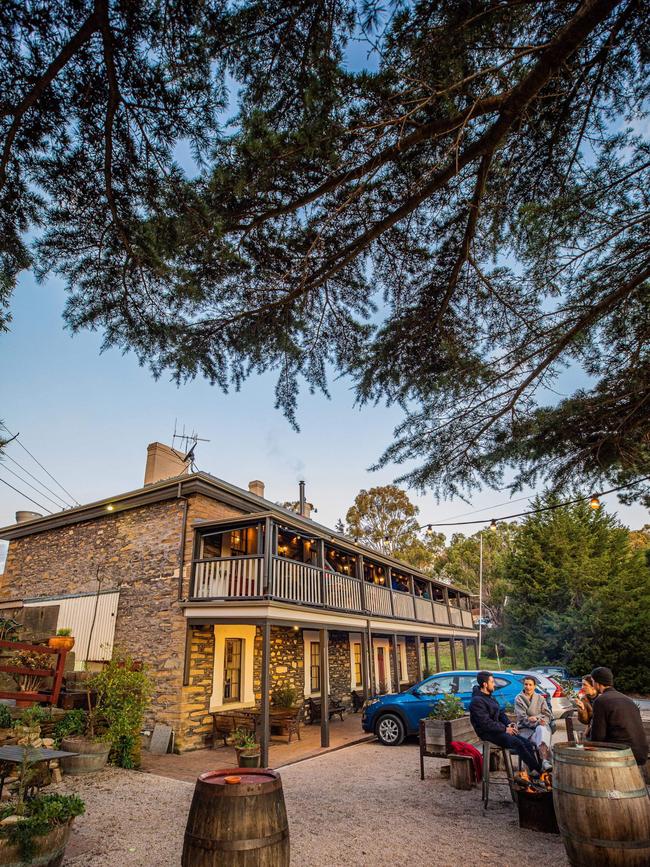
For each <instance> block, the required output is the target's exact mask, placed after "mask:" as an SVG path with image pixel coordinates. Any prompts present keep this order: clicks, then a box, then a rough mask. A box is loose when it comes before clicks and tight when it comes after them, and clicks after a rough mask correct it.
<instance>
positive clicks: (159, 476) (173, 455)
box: [144, 443, 190, 485]
mask: <svg viewBox="0 0 650 867" xmlns="http://www.w3.org/2000/svg"><path fill="white" fill-rule="evenodd" d="M183 457H184V456H183V455H182V454H179V452H177V451H175V450H174V449H172V448H170V446H166V445H165V444H164V443H149V445H148V446H147V466H146V468H145V471H144V483H145V485H155V483H156V482H162V481H163V480H164V479H172V478H174V477H175V476H185V475H187V473H188V472H189V469H190V465H189V462H188V463H185V462H184V461H183Z"/></svg>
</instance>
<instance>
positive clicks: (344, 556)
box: [325, 547, 357, 575]
mask: <svg viewBox="0 0 650 867" xmlns="http://www.w3.org/2000/svg"><path fill="white" fill-rule="evenodd" d="M325 568H326V569H327V570H328V571H329V572H337V573H338V574H339V575H356V570H357V558H356V557H355V556H354V554H348V553H347V552H346V551H342V550H341V549H340V548H329V547H326V548H325Z"/></svg>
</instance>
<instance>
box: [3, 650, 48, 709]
mask: <svg viewBox="0 0 650 867" xmlns="http://www.w3.org/2000/svg"><path fill="white" fill-rule="evenodd" d="M9 659H10V664H11V665H13V666H16V668H19V669H21V671H18V672H12V674H11V676H12V677H13V678H14V680H15V681H16V683H17V684H18V690H19V691H20V692H22V693H24V695H25V697H24V698H20V699H16V707H29V706H30V705H32V704H34V702H35V701H38V699H37V695H38V691H39V688H40V686H41V684H42V683H43V681H44V680H45V678H46V677H49V676H51V675H50V674H48V673H46V672H51V671H52V655H51V654H49V653H38V652H37V651H34V650H15V651H14V652H13V653H12V654H11V656H10V658H9Z"/></svg>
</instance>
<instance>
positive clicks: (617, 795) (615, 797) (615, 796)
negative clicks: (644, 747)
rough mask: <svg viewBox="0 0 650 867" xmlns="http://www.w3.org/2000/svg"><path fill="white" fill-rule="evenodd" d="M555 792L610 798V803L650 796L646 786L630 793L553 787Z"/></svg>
mask: <svg viewBox="0 0 650 867" xmlns="http://www.w3.org/2000/svg"><path fill="white" fill-rule="evenodd" d="M553 791H554V792H566V793H567V794H568V795H586V796H587V797H588V798H609V800H610V801H619V800H621V799H622V798H645V797H646V796H647V794H648V792H647V790H646V788H645V786H644V787H643V788H642V789H632V790H631V791H629V792H621V791H620V790H619V789H578V788H576V787H575V786H553Z"/></svg>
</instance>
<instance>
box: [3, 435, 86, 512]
mask: <svg viewBox="0 0 650 867" xmlns="http://www.w3.org/2000/svg"><path fill="white" fill-rule="evenodd" d="M0 424H1V425H2V427H3V428H4V429H5V430H6V431H7V433H8V434H11V431H10V430H9V428H8V427H7V425H6V424H5V423H4V422H0ZM16 442H17V443H18V445H19V446H20V447H21V449H23V450H24V451H26V452H27V454H28V455H29V456H30V458H31V459H32V460H33V461H35V462H36V463H37V464H38V465H39V467H40V468H41V469H42V470H43V472H44V473H47V475H48V476H49V477H50V478H51V479H52V481H53V482H54V483H55V484H57V485H58V486H59V487H60V488H61V490H62V491H63V492H64V493H65V494H66V495H67V496H68V497H70V499H71V500H72V502H73V503H76V504H77V506H80V505H81V503H80V502H79V501H78V500H76V499H75V498H74V497H73V496H72V494H71V493H70V491H68V490H67V489H66V488H64V487H63V485H62V484H61V482H59V481H58V480H57V479H55V478H54V476H53V475H52V473H51V472H49V470H46V469H45V467H44V466H43V464H42V463H41V462H40V461H39V460H38V459H37V458H35V457H34V455H33V454H32V453H31V452H30V450H29V449H28V448H27V447H26V446H24V445H23V444H22V443H21V441H20V439H18V436H17V435H16Z"/></svg>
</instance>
